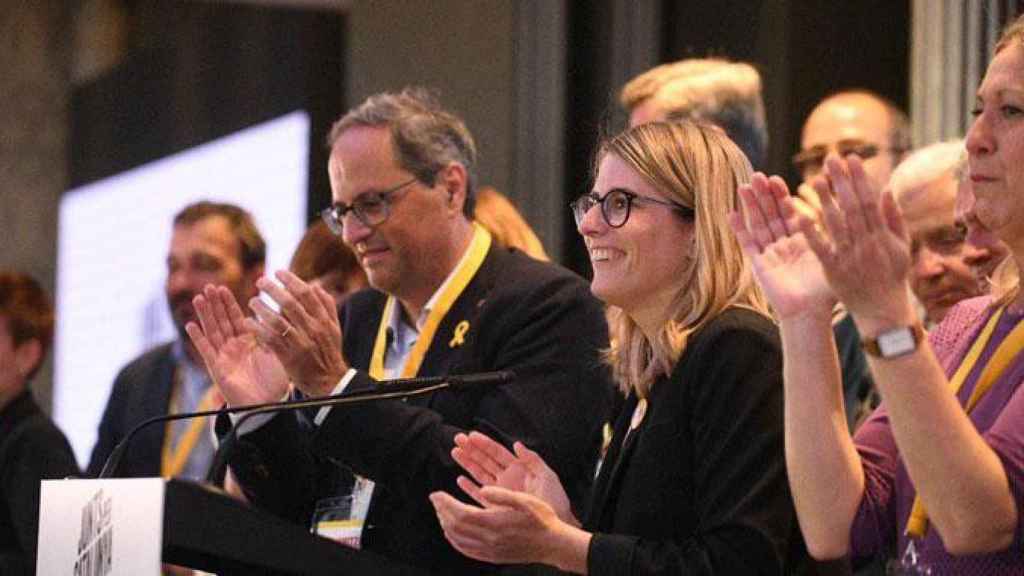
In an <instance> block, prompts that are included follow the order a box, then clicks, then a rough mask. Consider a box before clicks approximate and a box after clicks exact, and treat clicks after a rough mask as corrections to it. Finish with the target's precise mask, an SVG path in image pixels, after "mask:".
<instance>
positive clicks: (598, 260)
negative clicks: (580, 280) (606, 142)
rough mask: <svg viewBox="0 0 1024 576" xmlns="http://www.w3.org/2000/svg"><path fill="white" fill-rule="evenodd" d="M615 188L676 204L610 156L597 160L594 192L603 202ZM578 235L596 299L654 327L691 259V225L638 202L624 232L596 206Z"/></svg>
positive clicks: (671, 213)
mask: <svg viewBox="0 0 1024 576" xmlns="http://www.w3.org/2000/svg"><path fill="white" fill-rule="evenodd" d="M616 189H618V190H625V191H627V192H632V193H633V194H636V195H638V196H641V197H648V198H654V199H657V200H661V201H665V202H668V201H678V200H677V199H675V198H672V197H670V196H669V195H667V194H665V193H664V192H662V191H661V190H658V189H657V188H656V187H655V186H654V185H653V184H651V183H650V182H649V181H647V180H646V179H645V178H643V177H642V176H640V174H638V173H637V172H636V171H635V170H633V169H632V168H631V167H630V166H629V165H628V164H627V163H626V162H624V161H623V160H622V159H621V158H619V157H618V156H616V155H615V154H611V153H609V154H606V155H605V156H604V158H602V159H601V163H600V166H599V168H598V172H597V179H596V181H595V182H594V192H595V193H596V194H597V195H598V196H600V197H602V198H603V197H604V196H605V195H607V194H608V192H609V191H611V190H616ZM579 232H580V234H581V235H582V236H583V238H584V241H585V242H586V245H587V251H588V252H589V254H590V262H591V265H592V266H593V269H594V279H593V281H592V282H591V290H592V291H593V292H594V295H595V296H597V297H598V298H600V299H601V300H603V301H605V302H606V303H608V304H611V305H614V306H618V307H619V308H622V309H623V310H624V311H625V312H626V313H627V314H629V315H630V316H632V317H633V318H635V319H636V320H637V322H638V323H639V324H641V325H643V324H644V319H650V321H651V322H652V323H658V319H659V318H660V316H661V315H662V314H663V313H664V311H665V309H666V308H667V307H668V305H669V303H670V302H671V301H672V298H673V296H674V295H675V294H676V293H677V292H678V291H679V289H680V280H681V279H682V278H684V273H685V269H686V266H687V263H688V262H689V258H690V255H691V254H693V250H692V248H691V247H692V242H693V225H692V224H691V223H690V222H687V221H686V220H684V219H683V218H681V217H680V216H679V214H678V213H677V212H676V211H674V210H672V209H671V208H670V207H668V206H663V205H661V204H654V203H649V202H644V201H643V200H642V199H638V200H636V201H634V203H633V207H632V209H631V211H630V215H629V219H628V220H627V221H626V223H625V225H623V226H622V227H620V228H612V227H610V226H608V223H607V222H605V221H604V218H603V217H602V216H601V208H600V206H599V205H595V206H594V207H592V208H591V209H590V210H589V211H588V212H587V213H586V214H585V215H584V216H583V219H582V221H581V222H580V225H579ZM661 321H663V319H662V320H661Z"/></svg>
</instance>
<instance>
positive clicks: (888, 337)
mask: <svg viewBox="0 0 1024 576" xmlns="http://www.w3.org/2000/svg"><path fill="white" fill-rule="evenodd" d="M921 340H924V328H923V327H921V325H920V324H914V325H912V326H900V327H899V328H892V329H890V330H886V331H885V332H882V333H881V334H879V335H878V336H876V337H875V338H864V339H862V340H861V348H863V349H864V352H866V353H868V354H870V355H872V356H875V357H877V358H899V357H900V356H906V355H907V354H910V353H911V352H913V351H914V350H917V345H918V344H920V343H921Z"/></svg>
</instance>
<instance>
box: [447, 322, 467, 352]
mask: <svg viewBox="0 0 1024 576" xmlns="http://www.w3.org/2000/svg"><path fill="white" fill-rule="evenodd" d="M466 332H469V321H467V320H463V321H462V322H459V323H458V324H456V325H455V335H454V336H452V341H451V342H449V343H448V347H449V348H455V347H456V346H462V345H463V344H465V343H466Z"/></svg>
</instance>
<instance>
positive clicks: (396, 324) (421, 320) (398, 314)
mask: <svg viewBox="0 0 1024 576" xmlns="http://www.w3.org/2000/svg"><path fill="white" fill-rule="evenodd" d="M471 245H472V243H470V244H467V245H466V248H465V249H464V250H463V251H462V256H461V257H459V261H458V262H457V263H456V264H455V266H454V267H453V268H452V269H451V270H449V271H448V276H447V277H445V279H444V282H442V283H441V285H440V286H438V287H437V290H435V291H434V294H433V295H431V296H430V299H429V300H427V303H426V305H424V306H423V309H422V310H420V314H419V317H418V318H416V325H415V326H409V325H408V324H406V323H404V322H403V321H402V316H403V313H404V311H405V308H404V307H403V306H401V305H399V306H395V307H394V309H393V310H392V311H391V318H389V319H388V329H389V330H391V334H392V335H397V334H400V332H399V330H400V324H406V327H407V329H411V330H415V331H416V333H417V334H419V332H420V330H422V329H423V325H424V324H426V323H427V317H428V316H430V311H431V310H433V309H434V306H436V305H437V301H438V299H440V298H441V294H443V293H444V290H445V288H447V287H448V284H451V282H452V279H453V278H455V273H456V272H457V271H458V270H459V269H460V268H462V267H463V266H464V265H465V263H466V260H468V259H469V247H470V246H471Z"/></svg>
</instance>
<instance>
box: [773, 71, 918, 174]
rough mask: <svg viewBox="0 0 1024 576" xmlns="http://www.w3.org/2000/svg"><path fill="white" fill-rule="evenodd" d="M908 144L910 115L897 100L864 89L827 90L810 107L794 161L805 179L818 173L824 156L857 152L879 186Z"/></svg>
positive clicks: (866, 169) (906, 149)
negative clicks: (813, 105)
mask: <svg viewBox="0 0 1024 576" xmlns="http://www.w3.org/2000/svg"><path fill="white" fill-rule="evenodd" d="M908 150H910V121H909V120H908V118H907V115H906V114H905V113H904V112H903V111H902V110H900V109H899V108H897V107H896V105H895V104H893V103H892V102H890V101H889V100H887V99H886V98H883V97H882V96H880V95H878V94H875V93H874V92H869V91H867V90H849V91H843V92H837V93H835V94H832V95H831V96H828V97H827V98H825V99H824V100H822V101H821V102H819V103H818V105H817V106H815V107H814V109H813V110H811V113H810V114H809V115H808V116H807V120H806V121H805V122H804V126H803V130H802V132H801V136H800V151H799V152H798V153H797V154H796V155H795V156H793V164H794V165H795V166H796V169H797V172H799V173H800V176H801V177H802V178H803V181H804V183H805V184H808V183H810V181H811V179H812V178H814V177H815V176H817V175H818V174H821V171H822V166H823V165H824V163H825V156H826V155H828V153H829V152H836V153H838V154H839V155H840V156H846V155H847V154H857V155H858V156H860V158H861V159H862V160H864V171H865V172H867V173H868V175H869V176H871V178H872V179H873V180H874V181H875V183H876V184H878V185H879V186H885V185H886V184H887V183H888V182H889V176H890V175H891V174H892V171H893V169H894V168H895V167H896V165H897V164H899V163H900V160H902V159H903V156H904V155H905V154H906V153H907V151H908Z"/></svg>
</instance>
